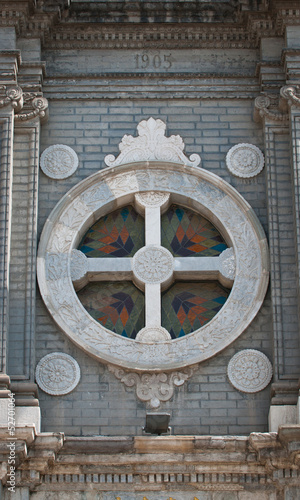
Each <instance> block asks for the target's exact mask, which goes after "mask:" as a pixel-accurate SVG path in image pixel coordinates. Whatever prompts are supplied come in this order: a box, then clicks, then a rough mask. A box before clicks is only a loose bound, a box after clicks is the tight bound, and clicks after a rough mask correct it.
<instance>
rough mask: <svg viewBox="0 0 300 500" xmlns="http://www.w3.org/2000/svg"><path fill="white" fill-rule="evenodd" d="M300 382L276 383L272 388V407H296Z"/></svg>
mask: <svg viewBox="0 0 300 500" xmlns="http://www.w3.org/2000/svg"><path fill="white" fill-rule="evenodd" d="M299 389H300V381H294V380H292V381H282V382H275V383H274V384H272V386H271V398H272V399H271V405H296V404H297V401H298V393H299Z"/></svg>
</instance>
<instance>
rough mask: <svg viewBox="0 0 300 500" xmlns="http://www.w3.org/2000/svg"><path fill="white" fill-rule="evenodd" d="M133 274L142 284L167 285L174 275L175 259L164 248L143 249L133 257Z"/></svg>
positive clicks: (149, 247) (150, 247) (153, 246)
mask: <svg viewBox="0 0 300 500" xmlns="http://www.w3.org/2000/svg"><path fill="white" fill-rule="evenodd" d="M132 267H133V274H134V277H135V278H136V280H137V281H138V282H141V283H144V284H145V283H161V284H163V283H166V282H168V281H169V280H170V278H172V275H173V257H172V254H171V253H170V252H169V250H167V249H166V248H164V247H160V246H156V245H152V246H148V247H143V248H141V249H140V250H138V252H136V254H135V256H134V257H133V264H132Z"/></svg>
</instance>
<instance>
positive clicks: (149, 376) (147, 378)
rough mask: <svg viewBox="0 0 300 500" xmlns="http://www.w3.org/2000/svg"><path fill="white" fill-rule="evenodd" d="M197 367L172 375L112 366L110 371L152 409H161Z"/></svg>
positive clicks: (172, 373)
mask: <svg viewBox="0 0 300 500" xmlns="http://www.w3.org/2000/svg"><path fill="white" fill-rule="evenodd" d="M196 369H197V366H196V367H195V366H190V367H188V368H185V369H184V370H181V371H176V372H171V373H143V374H141V373H134V372H128V371H126V370H123V369H122V368H117V367H115V366H110V367H109V371H110V372H112V373H113V374H114V375H115V377H116V378H118V379H119V380H121V382H122V383H123V384H124V385H126V386H127V387H135V389H136V394H137V397H138V398H139V399H140V400H141V401H144V402H146V403H148V404H149V406H150V407H151V408H159V406H160V404H161V403H162V402H163V401H168V400H169V399H171V397H172V396H173V394H174V389H175V387H180V386H181V385H183V384H184V382H185V381H186V380H188V379H189V378H190V377H191V376H192V375H193V374H194V373H195V371H196Z"/></svg>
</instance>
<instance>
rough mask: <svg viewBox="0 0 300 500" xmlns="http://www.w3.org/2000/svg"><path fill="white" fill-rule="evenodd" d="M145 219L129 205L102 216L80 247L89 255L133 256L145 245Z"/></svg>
mask: <svg viewBox="0 0 300 500" xmlns="http://www.w3.org/2000/svg"><path fill="white" fill-rule="evenodd" d="M144 226H145V224H144V219H143V217H142V216H141V215H139V214H138V213H137V212H136V211H135V209H134V208H133V207H132V206H131V205H129V206H127V207H123V208H120V209H118V210H115V212H112V213H111V214H108V215H106V216H105V217H102V218H101V219H100V220H99V221H97V222H96V223H95V224H94V225H93V226H92V227H91V228H90V229H89V230H88V231H87V233H86V234H85V236H84V237H83V239H82V241H81V243H80V245H79V247H78V249H79V250H81V252H83V253H84V254H85V255H86V256H87V257H132V256H133V255H134V254H135V253H136V251H137V250H138V249H139V248H142V247H143V246H144V245H145V229H144Z"/></svg>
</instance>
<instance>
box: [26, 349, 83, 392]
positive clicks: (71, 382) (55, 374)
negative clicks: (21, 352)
mask: <svg viewBox="0 0 300 500" xmlns="http://www.w3.org/2000/svg"><path fill="white" fill-rule="evenodd" d="M35 376H36V382H37V384H38V386H39V387H40V389H42V391H44V392H46V393H47V394H51V395H52V396H63V395H65V394H69V392H71V391H73V389H75V387H76V386H77V385H78V383H79V380H80V368H79V365H78V363H77V361H76V360H75V359H74V358H72V356H69V354H65V353H63V352H52V353H51V354H47V355H46V356H44V357H43V358H42V359H41V360H40V361H39V363H38V364H37V367H36V371H35Z"/></svg>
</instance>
